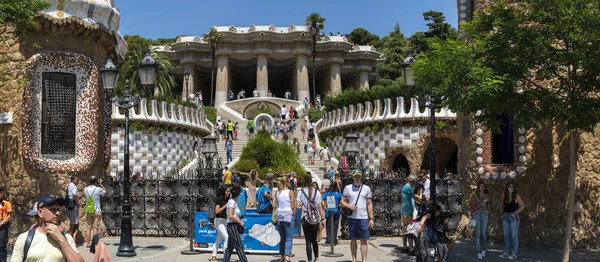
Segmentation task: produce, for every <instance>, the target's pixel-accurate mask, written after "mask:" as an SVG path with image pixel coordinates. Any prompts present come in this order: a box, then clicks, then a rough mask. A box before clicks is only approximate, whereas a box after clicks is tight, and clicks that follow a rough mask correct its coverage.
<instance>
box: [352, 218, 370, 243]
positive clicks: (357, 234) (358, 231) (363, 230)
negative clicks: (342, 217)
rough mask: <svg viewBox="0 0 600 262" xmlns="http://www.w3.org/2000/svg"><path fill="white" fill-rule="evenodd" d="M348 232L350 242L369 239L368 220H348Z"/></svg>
mask: <svg viewBox="0 0 600 262" xmlns="http://www.w3.org/2000/svg"><path fill="white" fill-rule="evenodd" d="M348 231H349V233H350V240H352V239H357V238H358V239H360V240H368V239H369V220H368V219H354V218H348Z"/></svg>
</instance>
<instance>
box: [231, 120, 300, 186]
mask: <svg viewBox="0 0 600 262" xmlns="http://www.w3.org/2000/svg"><path fill="white" fill-rule="evenodd" d="M253 168H256V169H257V170H258V173H259V176H260V177H261V178H264V175H265V174H266V173H267V172H268V170H269V169H273V172H275V173H279V174H283V173H289V172H293V171H294V172H296V173H297V174H298V177H303V176H304V173H305V171H304V169H303V168H302V165H301V164H300V158H299V157H298V155H297V154H296V149H294V147H292V146H291V145H290V144H287V143H283V142H276V141H274V140H273V139H271V135H269V133H268V132H267V131H265V130H260V131H258V133H257V134H256V136H254V137H252V138H250V140H248V143H246V145H245V146H244V148H243V149H242V155H241V156H240V160H239V161H238V163H237V164H236V165H235V169H236V170H237V171H240V172H249V171H250V170H252V169H253Z"/></svg>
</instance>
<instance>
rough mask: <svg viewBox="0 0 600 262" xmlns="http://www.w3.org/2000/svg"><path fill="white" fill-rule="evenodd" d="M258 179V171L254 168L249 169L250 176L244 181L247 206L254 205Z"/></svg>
mask: <svg viewBox="0 0 600 262" xmlns="http://www.w3.org/2000/svg"><path fill="white" fill-rule="evenodd" d="M258 180H259V178H258V171H256V169H252V170H250V176H249V177H248V181H246V188H247V191H248V207H251V208H252V207H256V182H257V181H258Z"/></svg>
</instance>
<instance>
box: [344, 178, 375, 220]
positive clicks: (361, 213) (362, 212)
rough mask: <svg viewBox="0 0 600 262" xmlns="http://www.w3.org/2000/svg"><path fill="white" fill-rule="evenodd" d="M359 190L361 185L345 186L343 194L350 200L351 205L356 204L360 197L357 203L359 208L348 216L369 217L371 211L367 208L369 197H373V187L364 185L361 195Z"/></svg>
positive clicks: (354, 217) (355, 217)
mask: <svg viewBox="0 0 600 262" xmlns="http://www.w3.org/2000/svg"><path fill="white" fill-rule="evenodd" d="M359 191H360V186H355V185H354V184H351V185H347V186H346V187H345V188H344V192H343V193H342V195H344V197H345V198H346V200H348V204H349V205H354V203H356V199H357V198H358V203H357V204H356V207H357V209H356V211H355V212H354V213H352V215H350V216H349V217H348V218H353V219H368V218H369V211H368V210H367V199H371V197H372V193H371V188H370V187H369V186H367V185H363V186H362V191H361V192H360V196H359V195H358V193H359Z"/></svg>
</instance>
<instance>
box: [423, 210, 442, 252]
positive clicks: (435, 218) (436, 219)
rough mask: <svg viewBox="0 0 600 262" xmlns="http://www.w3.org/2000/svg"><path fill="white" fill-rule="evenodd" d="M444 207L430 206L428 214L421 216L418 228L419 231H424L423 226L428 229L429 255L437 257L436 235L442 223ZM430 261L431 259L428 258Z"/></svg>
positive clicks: (427, 245)
mask: <svg viewBox="0 0 600 262" xmlns="http://www.w3.org/2000/svg"><path fill="white" fill-rule="evenodd" d="M441 215H442V207H441V206H440V205H434V206H432V207H430V208H429V210H428V211H427V214H425V215H424V216H423V217H422V218H421V223H420V225H419V227H418V228H417V232H421V231H423V228H426V229H427V236H426V237H427V243H426V249H427V256H430V257H433V258H434V259H435V257H436V252H435V249H436V247H437V238H436V237H434V236H435V235H436V234H437V233H436V230H437V227H438V226H439V225H440V224H441ZM427 261H429V260H427Z"/></svg>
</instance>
